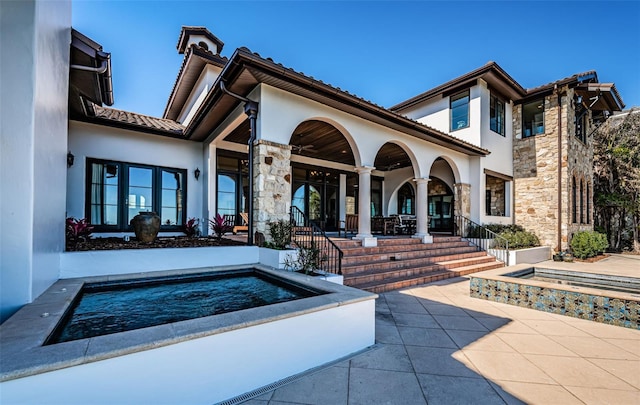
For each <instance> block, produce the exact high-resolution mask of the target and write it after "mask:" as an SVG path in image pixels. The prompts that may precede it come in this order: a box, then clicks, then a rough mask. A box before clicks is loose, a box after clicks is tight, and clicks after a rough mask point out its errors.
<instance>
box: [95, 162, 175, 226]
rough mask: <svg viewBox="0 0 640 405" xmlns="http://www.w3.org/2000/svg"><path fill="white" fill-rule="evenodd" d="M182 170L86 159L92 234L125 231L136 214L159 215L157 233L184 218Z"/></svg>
mask: <svg viewBox="0 0 640 405" xmlns="http://www.w3.org/2000/svg"><path fill="white" fill-rule="evenodd" d="M186 175H187V171H186V170H184V169H171V168H167V167H157V166H145V165H138V164H134V163H124V162H115V161H104V160H97V159H87V179H86V181H87V200H86V201H87V203H86V205H87V208H86V210H87V218H88V219H89V222H90V223H91V224H92V225H94V226H95V228H96V231H128V230H130V227H129V222H130V221H131V220H132V219H133V217H135V216H136V215H138V213H139V212H140V211H154V212H156V213H157V214H158V215H160V220H161V222H160V224H161V228H160V229H161V230H177V229H180V227H181V226H182V225H183V224H184V222H185V218H186V203H187V201H186V200H187V193H186V184H185V180H186Z"/></svg>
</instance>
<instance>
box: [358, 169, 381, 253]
mask: <svg viewBox="0 0 640 405" xmlns="http://www.w3.org/2000/svg"><path fill="white" fill-rule="evenodd" d="M373 169H374V167H372V166H362V167H357V168H356V172H357V173H358V175H359V178H358V186H359V187H358V234H357V235H356V236H355V237H354V239H359V240H361V241H362V246H365V247H368V246H377V245H378V240H377V239H376V238H374V237H373V235H372V234H371V171H372V170H373Z"/></svg>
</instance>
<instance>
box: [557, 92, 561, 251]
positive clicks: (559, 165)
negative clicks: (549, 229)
mask: <svg viewBox="0 0 640 405" xmlns="http://www.w3.org/2000/svg"><path fill="white" fill-rule="evenodd" d="M555 90H556V91H557V90H558V86H557V85H556V86H555ZM557 94H558V238H557V245H558V248H557V251H561V250H562V93H560V92H558V93H557Z"/></svg>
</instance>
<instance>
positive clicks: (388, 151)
mask: <svg viewBox="0 0 640 405" xmlns="http://www.w3.org/2000/svg"><path fill="white" fill-rule="evenodd" d="M373 166H374V167H375V168H376V169H377V170H380V171H383V172H388V171H391V170H396V169H402V168H404V167H410V166H411V159H409V155H407V152H405V151H404V149H402V148H401V147H400V146H398V145H396V144H394V143H385V144H384V145H383V146H382V148H380V150H379V151H378V154H377V155H376V160H375V161H374V163H373Z"/></svg>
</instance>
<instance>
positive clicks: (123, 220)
mask: <svg viewBox="0 0 640 405" xmlns="http://www.w3.org/2000/svg"><path fill="white" fill-rule="evenodd" d="M93 164H111V165H115V166H117V168H118V169H117V170H119V171H120V176H121V177H120V178H119V181H118V184H117V188H118V203H117V208H118V213H117V218H118V220H117V222H118V223H117V224H116V225H104V224H94V223H93V218H92V217H91V184H92V183H91V182H92V175H93ZM131 167H135V168H142V169H151V170H152V183H151V189H152V202H151V211H153V212H155V213H157V214H158V215H159V216H160V217H161V218H162V173H163V172H173V173H180V174H181V175H182V178H183V179H184V180H183V183H184V184H183V185H182V201H181V204H182V215H181V222H182V223H181V224H174V225H165V224H163V223H162V221H161V223H160V231H181V230H182V229H183V228H184V224H185V223H186V220H187V183H188V180H187V173H188V171H187V169H180V168H176V167H166V166H154V165H148V164H143V163H134V162H123V161H119V160H111V159H98V158H86V173H85V218H87V221H88V222H89V223H91V225H92V226H93V229H94V232H131V231H133V227H132V226H131V225H130V224H129V223H128V222H127V210H128V208H127V203H128V201H127V198H125V196H127V195H128V189H129V168H131Z"/></svg>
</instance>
